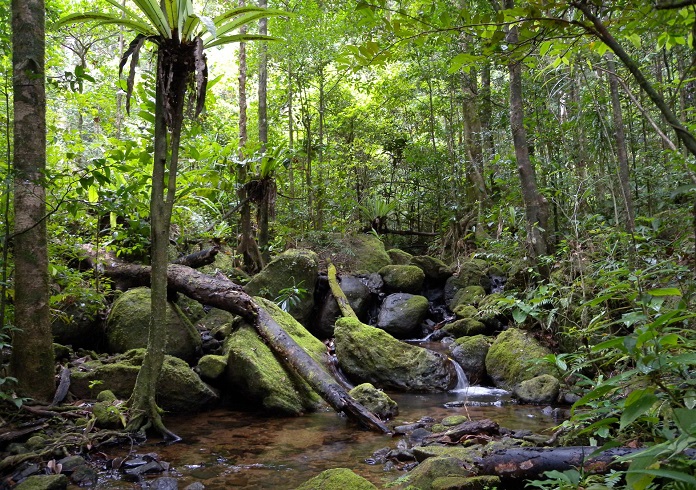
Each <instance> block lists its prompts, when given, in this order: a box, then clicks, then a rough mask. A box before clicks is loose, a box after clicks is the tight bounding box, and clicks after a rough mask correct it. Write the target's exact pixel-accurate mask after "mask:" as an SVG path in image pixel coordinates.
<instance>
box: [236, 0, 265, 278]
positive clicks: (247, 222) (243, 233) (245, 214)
mask: <svg viewBox="0 0 696 490" xmlns="http://www.w3.org/2000/svg"><path fill="white" fill-rule="evenodd" d="M244 4H245V2H244V1H241V2H239V6H240V7H244ZM246 31H247V29H246V27H242V28H241V29H240V30H239V32H240V33H241V34H246ZM238 80H239V159H240V160H241V161H242V163H241V164H239V165H237V197H238V198H239V202H245V201H246V199H247V190H246V188H245V185H246V183H247V179H248V173H249V167H248V164H247V162H246V161H244V158H245V155H244V147H245V145H246V143H247V99H246V80H247V62H246V43H239V79H238ZM239 221H240V226H239V228H240V230H239V235H240V236H239V248H238V252H239V253H241V254H242V257H243V260H244V268H245V269H246V270H247V271H249V272H256V271H258V270H260V269H261V267H262V259H261V253H260V252H259V249H258V245H257V244H256V240H255V239H254V234H253V230H252V228H251V204H250V203H249V202H248V201H246V202H245V203H244V204H242V208H241V210H240V212H239Z"/></svg>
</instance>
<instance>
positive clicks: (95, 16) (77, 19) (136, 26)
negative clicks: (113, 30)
mask: <svg viewBox="0 0 696 490" xmlns="http://www.w3.org/2000/svg"><path fill="white" fill-rule="evenodd" d="M85 22H96V23H98V24H115V25H121V26H123V27H125V28H127V29H131V30H133V31H135V32H136V33H138V34H142V35H144V36H156V35H157V31H156V30H155V29H153V28H152V26H150V25H148V24H146V23H145V22H142V21H141V20H140V19H138V18H137V17H135V18H132V19H130V18H122V17H120V16H118V15H114V14H105V13H102V12H84V13H77V14H69V15H66V16H65V17H61V18H60V19H59V20H58V21H57V22H56V23H55V24H53V28H54V29H59V28H61V27H64V26H66V25H70V24H81V23H85Z"/></svg>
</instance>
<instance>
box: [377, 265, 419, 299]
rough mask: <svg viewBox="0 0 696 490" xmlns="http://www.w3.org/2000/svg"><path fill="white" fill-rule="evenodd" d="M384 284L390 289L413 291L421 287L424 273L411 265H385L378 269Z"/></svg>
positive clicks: (417, 290)
mask: <svg viewBox="0 0 696 490" xmlns="http://www.w3.org/2000/svg"><path fill="white" fill-rule="evenodd" d="M379 275H380V276H382V280H383V281H384V285H385V286H386V288H387V289H389V290H391V291H397V292H403V293H413V294H416V293H418V292H420V290H421V289H422V288H423V281H424V280H425V273H424V272H423V270H421V269H420V268H418V267H416V266H413V265H387V266H384V267H382V268H381V269H380V270H379Z"/></svg>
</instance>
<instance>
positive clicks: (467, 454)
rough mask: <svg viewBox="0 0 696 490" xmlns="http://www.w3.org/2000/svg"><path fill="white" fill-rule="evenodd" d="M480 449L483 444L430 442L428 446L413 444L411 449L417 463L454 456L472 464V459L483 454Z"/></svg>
mask: <svg viewBox="0 0 696 490" xmlns="http://www.w3.org/2000/svg"><path fill="white" fill-rule="evenodd" d="M482 449H483V446H481V445H480V444H474V445H471V446H461V445H456V446H437V445H435V444H431V445H428V446H414V447H413V449H412V451H413V456H414V457H415V458H416V461H418V462H419V463H422V462H423V461H425V460H426V459H428V458H455V459H458V460H459V461H464V462H465V463H467V464H471V465H473V464H474V461H475V460H476V459H477V458H480V457H481V456H482V455H483V451H482Z"/></svg>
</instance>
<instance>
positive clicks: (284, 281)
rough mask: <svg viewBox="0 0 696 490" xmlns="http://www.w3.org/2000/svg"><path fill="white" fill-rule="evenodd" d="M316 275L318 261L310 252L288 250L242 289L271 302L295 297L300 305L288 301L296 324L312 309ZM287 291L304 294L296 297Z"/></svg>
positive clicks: (302, 320)
mask: <svg viewBox="0 0 696 490" xmlns="http://www.w3.org/2000/svg"><path fill="white" fill-rule="evenodd" d="M318 273H319V257H318V256H317V254H315V253H314V252H312V251H311V250H303V249H291V250H287V251H285V252H283V253H282V254H280V255H278V256H277V257H276V258H274V259H273V260H272V261H271V262H269V264H268V265H267V266H266V267H264V268H263V270H262V271H261V272H259V273H258V274H256V275H255V276H254V277H253V278H252V279H251V280H250V281H249V282H248V283H247V284H246V286H244V290H245V291H246V292H247V293H248V294H249V295H251V296H261V297H263V298H266V299H270V300H271V301H275V300H276V299H278V298H279V297H281V298H282V297H284V296H288V297H290V296H294V299H296V300H299V301H288V305H289V309H288V311H289V312H290V314H291V315H292V316H293V318H295V319H296V320H297V321H299V322H305V321H306V320H307V319H308V318H309V315H310V313H311V312H312V308H314V287H315V286H316V283H317V274H318ZM289 288H296V289H298V290H300V289H302V290H304V292H303V294H295V293H294V292H292V291H290V290H289Z"/></svg>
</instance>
